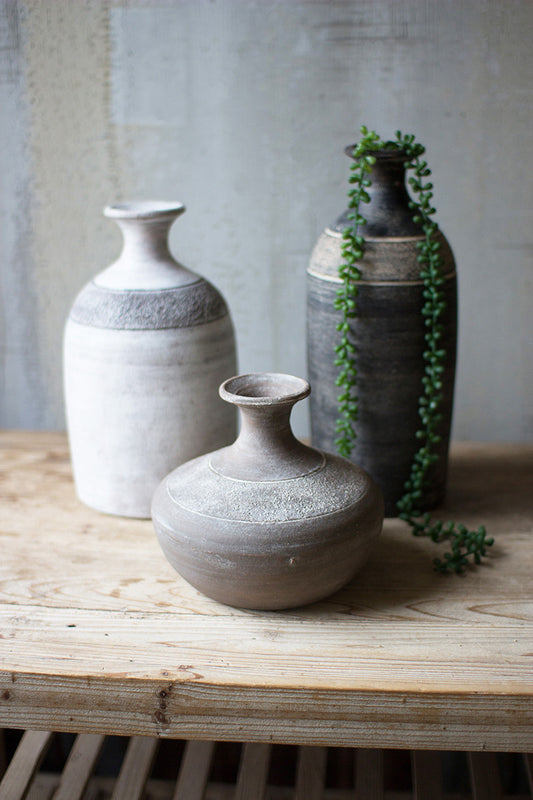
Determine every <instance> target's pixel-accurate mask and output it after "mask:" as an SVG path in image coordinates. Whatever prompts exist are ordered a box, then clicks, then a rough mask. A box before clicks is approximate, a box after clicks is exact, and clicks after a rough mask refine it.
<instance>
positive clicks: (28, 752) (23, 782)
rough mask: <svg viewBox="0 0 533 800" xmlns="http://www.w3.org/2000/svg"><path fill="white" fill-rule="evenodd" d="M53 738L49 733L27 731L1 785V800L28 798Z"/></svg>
mask: <svg viewBox="0 0 533 800" xmlns="http://www.w3.org/2000/svg"><path fill="white" fill-rule="evenodd" d="M52 736H53V734H52V733H49V732H48V731H26V732H25V733H24V734H23V736H22V739H21V740H20V743H19V746H18V747H17V749H16V751H15V755H14V756H13V758H12V759H11V763H10V764H9V766H8V768H7V770H6V772H5V774H4V777H3V779H2V783H0V800H23V798H24V797H26V794H27V792H28V789H29V786H30V784H31V781H32V779H33V776H34V775H35V773H36V772H37V770H38V769H39V766H40V764H41V762H42V760H43V758H44V757H45V755H46V750H47V748H48V746H49V744H50V741H51V739H52Z"/></svg>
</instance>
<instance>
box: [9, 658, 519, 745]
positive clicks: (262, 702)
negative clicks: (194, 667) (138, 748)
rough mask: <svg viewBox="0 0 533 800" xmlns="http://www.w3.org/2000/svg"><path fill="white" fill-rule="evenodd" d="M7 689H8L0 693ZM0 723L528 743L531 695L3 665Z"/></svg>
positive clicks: (281, 737) (190, 733)
mask: <svg viewBox="0 0 533 800" xmlns="http://www.w3.org/2000/svg"><path fill="white" fill-rule="evenodd" d="M6 692H9V693H10V694H11V697H12V698H13V700H15V702H13V703H10V702H9V700H10V699H11V698H6ZM0 697H1V698H2V700H3V702H1V703H0V725H3V726H5V727H11V728H19V729H21V728H33V729H35V730H56V731H71V732H86V733H105V734H115V735H130V736H131V735H140V736H158V737H162V738H181V739H183V738H186V739H212V740H215V741H255V742H273V743H280V744H308V745H327V746H338V747H348V746H349V747H368V748H373V747H384V748H399V749H404V748H405V747H406V743H408V745H409V747H410V748H413V749H420V750H424V749H440V750H473V751H482V750H498V751H502V752H517V751H523V752H531V751H533V698H532V697H531V695H514V696H513V697H509V696H497V695H494V694H483V693H474V694H470V693H464V694H460V693H457V694H455V695H450V694H449V693H433V692H425V693H414V692H397V691H395V692H392V691H391V692H383V691H382V692H365V691H357V692H352V691H335V690H321V691H312V692H301V691H294V690H287V689H283V688H282V689H275V690H274V689H271V688H269V687H268V686H264V687H254V688H251V689H247V688H244V687H242V686H240V687H223V688H221V687H220V686H212V685H206V684H201V685H194V684H191V683H179V684H176V683H173V682H172V681H167V682H165V681H164V680H163V679H162V680H160V681H155V680H146V679H144V680H143V679H138V680H133V681H132V679H131V678H128V679H123V678H116V679H110V678H109V676H107V677H106V678H103V679H97V678H93V677H91V678H87V679H86V680H84V681H83V680H81V679H80V680H73V679H69V678H65V677H62V678H61V677H56V676H51V677H50V678H49V679H48V680H47V682H46V686H44V687H43V683H42V676H40V675H35V674H30V673H26V674H25V673H22V674H21V673H17V672H13V673H0Z"/></svg>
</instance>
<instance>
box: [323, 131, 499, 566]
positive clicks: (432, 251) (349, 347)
mask: <svg viewBox="0 0 533 800" xmlns="http://www.w3.org/2000/svg"><path fill="white" fill-rule="evenodd" d="M378 150H397V151H400V152H402V153H405V156H406V161H405V167H406V169H407V170H409V171H411V172H412V173H413V174H412V175H411V176H410V177H409V179H408V183H409V185H410V187H411V193H412V196H414V197H415V198H416V199H411V201H410V203H409V207H410V208H411V210H412V211H413V221H414V222H416V223H418V224H419V225H420V226H421V229H422V231H423V234H424V238H423V239H422V240H421V241H420V242H418V244H417V247H418V249H419V254H418V262H419V264H420V278H421V280H422V281H423V287H424V288H423V298H424V303H423V305H422V308H421V314H422V317H423V319H424V324H425V341H426V348H425V350H424V355H423V358H424V365H425V368H424V377H423V378H422V389H421V394H420V397H419V401H418V414H419V417H420V428H419V429H418V431H417V433H416V437H417V439H418V440H419V442H420V447H419V449H418V451H417V453H416V454H415V456H414V459H413V463H412V465H411V472H410V475H409V478H408V479H407V481H406V483H405V486H404V489H405V492H404V494H403V496H402V497H401V499H400V500H399V502H398V504H397V508H398V516H399V517H400V518H401V519H403V520H405V521H406V522H407V523H408V524H409V525H410V526H411V528H412V532H413V534H414V535H415V536H426V537H428V538H430V539H431V540H432V541H434V542H444V541H449V543H450V545H451V552H446V553H444V555H443V557H442V558H435V559H434V562H433V563H434V567H435V569H436V570H437V571H439V572H456V573H461V572H463V571H464V569H465V568H466V566H467V565H468V564H469V563H471V561H474V563H476V564H479V563H480V562H481V559H482V557H483V556H485V555H486V552H487V547H490V546H491V545H492V544H493V541H494V540H493V539H492V538H488V537H487V533H486V530H485V528H484V527H483V526H482V525H481V526H480V527H479V528H478V529H477V530H475V531H470V530H468V529H467V528H466V527H465V526H464V525H461V524H456V523H455V522H447V523H443V522H440V521H437V522H433V523H432V522H431V518H430V514H429V513H423V512H422V511H421V510H420V503H421V501H422V498H423V494H424V489H425V488H427V486H428V471H429V468H430V467H431V465H432V464H433V463H434V462H435V461H436V460H437V457H438V456H437V455H436V453H435V452H434V445H436V444H437V443H438V442H439V439H440V437H439V434H438V432H437V428H438V425H439V422H440V420H441V414H440V412H439V408H440V403H441V400H442V388H443V387H442V379H443V373H444V360H445V357H446V351H445V349H444V348H443V347H442V344H441V338H442V333H443V325H442V322H441V318H442V316H443V314H444V312H445V310H446V301H445V298H444V291H443V288H442V287H443V283H444V278H443V276H442V272H441V266H442V257H441V255H440V252H439V251H440V242H438V241H437V240H436V239H435V233H436V231H437V225H436V224H435V223H434V222H433V220H432V219H431V217H432V216H433V214H434V213H435V209H434V208H433V206H432V203H431V201H432V199H433V192H432V189H433V184H432V183H430V182H429V180H428V179H429V177H430V175H431V170H430V169H429V167H428V165H427V162H426V161H424V160H423V159H422V156H423V155H424V153H425V148H424V147H423V146H422V145H421V144H419V143H418V142H416V141H415V137H414V136H413V135H405V136H404V135H402V133H401V132H400V131H397V132H396V139H395V140H394V141H387V142H384V141H382V140H381V139H380V137H379V136H378V135H377V133H375V132H374V131H369V130H368V129H367V128H366V127H364V126H363V127H362V128H361V138H360V140H359V142H358V143H357V144H356V145H355V146H354V149H353V153H352V157H353V163H352V165H351V174H350V178H349V181H350V189H349V192H348V199H349V213H348V218H349V219H350V221H351V223H350V226H349V227H347V228H346V229H345V230H344V232H343V245H342V258H343V261H342V264H341V266H340V267H339V277H340V278H341V280H342V286H341V287H340V288H339V289H338V290H337V296H336V299H335V309H336V310H337V311H340V312H341V315H342V319H341V321H340V322H339V323H338V325H337V330H338V331H339V332H340V333H341V339H340V342H339V343H338V344H337V345H336V347H335V352H336V359H335V366H337V367H339V374H338V377H337V381H336V384H337V386H338V387H339V388H340V390H341V391H340V394H339V396H338V404H339V405H338V408H339V417H338V420H337V425H336V434H337V438H336V440H335V443H336V445H337V449H338V451H339V453H340V454H341V455H343V456H345V457H348V456H349V455H350V453H351V452H352V450H353V447H354V444H355V439H356V436H357V434H356V430H355V425H356V422H357V417H358V401H357V394H356V391H357V367H356V348H355V345H354V344H353V342H352V341H351V338H350V321H351V320H353V319H355V318H356V317H357V295H358V282H359V280H360V278H361V272H360V269H359V267H358V264H359V262H360V261H361V259H362V258H363V256H364V253H365V238H364V236H363V235H362V233H361V226H364V225H365V224H366V219H365V218H364V216H363V214H362V213H361V208H362V204H363V203H368V202H369V201H370V196H369V194H368V191H367V189H368V188H369V186H371V179H370V177H369V176H370V173H371V172H372V167H373V166H374V164H375V162H376V158H375V156H374V155H373V153H375V152H376V151H378Z"/></svg>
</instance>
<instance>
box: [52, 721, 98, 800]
mask: <svg viewBox="0 0 533 800" xmlns="http://www.w3.org/2000/svg"><path fill="white" fill-rule="evenodd" d="M104 740H105V736H100V735H99V734H96V733H85V734H80V736H78V737H77V738H76V741H75V742H74V744H73V746H72V750H71V751H70V753H69V757H68V759H67V763H66V764H65V767H64V769H63V774H62V776H61V781H60V784H59V786H58V788H57V791H56V792H55V794H54V797H53V800H80V798H81V797H83V794H84V792H85V789H86V787H87V784H88V782H89V779H90V777H91V775H92V773H93V770H94V767H95V765H96V761H97V760H98V756H99V755H100V750H101V749H102V745H103V743H104Z"/></svg>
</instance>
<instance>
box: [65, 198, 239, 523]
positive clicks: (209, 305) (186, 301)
mask: <svg viewBox="0 0 533 800" xmlns="http://www.w3.org/2000/svg"><path fill="white" fill-rule="evenodd" d="M184 210H185V208H184V206H183V205H181V204H180V203H161V202H145V203H129V204H124V205H117V206H111V207H108V208H106V209H105V212H104V213H105V214H106V216H108V217H110V218H112V219H114V220H115V221H116V222H117V223H118V224H119V226H120V228H121V229H122V232H123V235H124V249H123V251H122V253H121V255H120V258H119V259H118V261H116V262H115V263H114V264H112V265H111V266H110V267H108V268H107V269H106V270H104V271H103V272H101V273H100V274H99V275H97V276H96V277H95V278H94V280H93V281H91V283H89V284H88V285H87V286H85V287H84V289H82V291H81V292H80V294H79V295H78V297H77V298H76V300H75V302H74V305H73V307H72V310H71V312H70V316H69V318H68V321H67V324H66V328H65V336H64V386H65V402H66V414H67V427H68V434H69V441H70V449H71V456H72V464H73V470H74V479H75V484H76V489H77V492H78V496H79V497H80V499H81V500H82V501H83V502H85V503H86V504H87V505H89V506H91V507H93V508H96V509H98V510H100V511H105V512H108V513H110V514H119V515H123V516H128V517H149V516H150V504H151V499H152V495H153V493H154V490H155V488H156V486H157V485H158V483H159V482H160V481H161V480H162V478H163V477H164V476H165V475H166V474H168V472H169V471H170V470H171V469H173V468H174V467H176V466H177V465H178V464H181V463H183V462H184V461H188V460H189V459H191V458H194V457H195V456H197V455H199V454H201V453H205V452H208V451H209V450H212V449H213V448H216V447H221V446H223V445H224V444H228V443H229V442H231V441H233V438H234V436H235V431H236V413H235V412H234V409H232V408H231V407H229V406H227V404H226V403H223V402H222V401H221V399H220V397H219V396H218V386H219V385H220V382H221V380H223V379H224V378H225V377H227V375H228V374H232V372H235V369H236V356H235V337H234V331H233V325H232V322H231V319H230V316H229V313H228V308H227V306H226V303H225V301H224V299H223V297H222V296H221V294H220V293H219V292H218V291H217V289H215V288H214V286H212V285H211V284H210V283H208V282H207V281H206V280H204V279H203V278H201V277H200V276H199V275H196V274H195V273H194V272H191V271H190V270H188V269H186V268H185V267H183V266H182V265H181V264H179V263H178V262H176V261H175V260H174V259H173V258H172V256H171V254H170V252H169V249H168V243H167V241H168V233H169V229H170V226H171V225H172V223H173V222H174V220H175V219H176V217H178V215H180V214H181V213H183V211H184Z"/></svg>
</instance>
